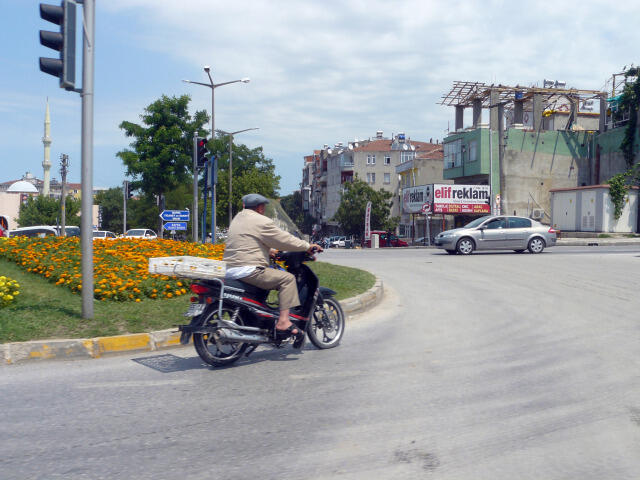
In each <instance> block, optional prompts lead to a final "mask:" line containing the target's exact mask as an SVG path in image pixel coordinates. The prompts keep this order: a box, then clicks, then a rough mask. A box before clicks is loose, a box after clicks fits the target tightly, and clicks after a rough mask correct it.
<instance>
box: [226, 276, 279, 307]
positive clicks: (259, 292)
mask: <svg viewBox="0 0 640 480" xmlns="http://www.w3.org/2000/svg"><path fill="white" fill-rule="evenodd" d="M224 285H225V287H232V288H240V289H242V290H244V291H245V292H246V293H247V294H248V295H250V296H252V297H256V299H258V300H260V299H261V301H263V302H264V299H265V298H267V295H269V291H268V290H264V289H262V288H259V287H256V286H254V285H249V284H248V283H245V282H243V281H242V280H230V279H226V280H225V281H224Z"/></svg>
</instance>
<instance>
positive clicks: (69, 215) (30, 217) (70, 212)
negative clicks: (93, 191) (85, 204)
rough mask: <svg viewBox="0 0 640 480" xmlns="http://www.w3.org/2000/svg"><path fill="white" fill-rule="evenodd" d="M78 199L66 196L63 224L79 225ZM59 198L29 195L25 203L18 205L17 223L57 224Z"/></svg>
mask: <svg viewBox="0 0 640 480" xmlns="http://www.w3.org/2000/svg"><path fill="white" fill-rule="evenodd" d="M80 206H81V203H80V200H76V199H75V198H73V197H71V196H67V199H66V203H65V225H76V226H78V225H80V215H79V213H80ZM60 221H61V219H60V200H57V199H55V198H50V197H45V196H43V195H39V196H37V197H29V199H28V200H27V203H24V204H22V205H20V212H19V214H18V225H19V226H21V227H30V226H32V225H59V224H60Z"/></svg>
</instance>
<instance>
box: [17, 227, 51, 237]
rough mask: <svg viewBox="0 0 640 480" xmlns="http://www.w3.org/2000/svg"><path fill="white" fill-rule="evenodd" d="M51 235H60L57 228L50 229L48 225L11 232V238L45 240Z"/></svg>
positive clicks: (22, 228)
mask: <svg viewBox="0 0 640 480" xmlns="http://www.w3.org/2000/svg"><path fill="white" fill-rule="evenodd" d="M49 235H54V236H57V235H58V232H57V231H56V229H55V227H50V226H48V225H32V226H31V227H21V228H16V229H14V230H10V231H9V236H10V237H31V238H34V237H38V238H44V237H48V236H49Z"/></svg>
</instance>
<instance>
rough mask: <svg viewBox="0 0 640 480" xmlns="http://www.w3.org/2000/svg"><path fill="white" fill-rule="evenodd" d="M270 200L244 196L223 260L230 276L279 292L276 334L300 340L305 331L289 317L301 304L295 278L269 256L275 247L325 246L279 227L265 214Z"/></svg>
mask: <svg viewBox="0 0 640 480" xmlns="http://www.w3.org/2000/svg"><path fill="white" fill-rule="evenodd" d="M267 203H269V200H268V199H267V198H265V197H263V196H262V195H260V194H257V193H250V194H248V195H245V196H244V197H242V204H243V206H244V209H243V210H242V211H241V212H239V213H238V214H237V215H236V216H235V217H234V218H233V220H232V221H231V225H230V226H229V231H228V234H227V240H226V246H225V251H224V256H223V260H224V261H225V262H227V276H228V277H230V278H234V279H239V280H241V281H243V282H245V283H248V284H250V285H253V286H256V287H259V288H262V289H264V290H277V291H278V302H279V305H280V315H279V318H278V321H277V323H276V325H275V329H276V334H277V336H278V338H280V339H285V338H288V337H290V336H291V335H293V336H295V337H296V339H301V337H304V332H302V331H301V330H300V329H299V328H297V327H296V326H295V325H293V324H292V323H291V320H290V319H289V310H290V309H291V308H293V307H297V306H299V305H300V299H299V298H298V289H297V287H296V280H295V277H294V276H293V275H292V274H290V273H289V272H286V271H284V270H277V269H275V268H269V265H270V263H269V257H270V254H271V250H272V249H277V250H289V251H295V252H302V251H308V252H309V253H312V252H313V251H320V252H321V251H322V248H321V247H320V246H319V245H317V244H315V243H313V244H310V243H309V242H306V241H304V240H301V239H299V238H297V237H295V236H293V235H291V234H290V233H287V232H285V231H284V230H281V229H280V228H278V227H277V226H276V224H275V223H274V222H273V220H271V219H270V218H269V217H267V216H265V214H264V213H265V207H266V204H267Z"/></svg>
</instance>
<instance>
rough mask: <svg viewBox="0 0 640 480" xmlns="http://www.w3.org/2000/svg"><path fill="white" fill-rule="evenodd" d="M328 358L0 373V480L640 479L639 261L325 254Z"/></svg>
mask: <svg viewBox="0 0 640 480" xmlns="http://www.w3.org/2000/svg"><path fill="white" fill-rule="evenodd" d="M322 255H323V258H322V260H324V261H330V262H334V263H339V264H343V265H351V266H356V267H360V268H366V269H368V270H370V271H372V272H374V273H375V274H377V275H378V276H380V277H381V278H382V279H383V281H384V284H385V291H386V293H385V298H384V301H383V303H382V304H380V305H379V306H378V307H377V308H376V309H375V310H374V311H372V312H370V313H368V314H364V315H360V316H356V317H354V318H352V319H351V321H350V322H349V323H348V325H347V327H348V329H347V332H346V333H345V337H344V340H343V344H342V345H341V346H340V347H339V348H336V349H333V350H327V351H318V350H314V349H313V348H312V347H306V348H305V349H304V350H303V351H302V352H301V353H298V354H296V353H295V352H294V351H292V350H289V349H286V350H281V351H273V350H262V351H258V352H256V353H254V354H253V355H252V356H251V357H249V358H248V359H246V360H242V361H241V362H240V363H238V364H236V365H235V366H234V367H231V368H226V369H217V370H214V369H209V368H207V367H205V366H204V365H203V364H202V363H201V362H200V361H199V359H198V358H197V356H196V355H195V352H194V351H193V350H192V349H191V348H179V349H174V350H170V351H165V352H162V353H158V352H152V353H148V354H139V355H121V356H116V357H110V358H102V359H100V360H86V361H85V360H78V361H51V362H42V363H33V362H31V363H27V364H22V365H12V366H4V367H1V368H0V392H2V394H1V395H0V438H1V439H2V441H1V442H0V472H1V474H0V477H1V478H3V479H24V478H30V479H56V478H64V479H103V478H104V479H114V478H127V479H129V478H135V479H155V480H157V479H176V478H180V479H185V480H186V479H212V478H226V479H253V478H259V479H261V480H262V479H284V478H287V479H333V478H337V479H365V478H366V479H369V478H381V479H386V478H389V479H391V478H393V479H404V478H407V479H409V478H410V479H415V478H434V479H470V478H474V479H492V480H495V479H514V478H517V479H537V480H538V479H541V478H544V479H547V480H549V479H573V478H580V479H598V480H600V479H603V478H611V479H613V478H615V479H637V478H640V455H638V452H640V375H639V374H638V372H639V371H640V368H639V367H640V361H639V358H638V346H639V345H640V342H639V336H640V320H639V319H638V318H639V315H638V306H639V302H638V294H637V289H638V286H639V285H640V247H609V248H607V247H588V248H577V247H576V248H570V247H557V248H553V249H548V250H546V251H545V252H544V253H543V254H541V255H531V254H514V253H507V252H502V253H481V254H474V255H472V256H469V257H462V256H449V255H446V254H443V253H441V251H439V250H431V249H422V250H413V249H395V250H379V251H370V250H368V251H345V250H339V251H335V250H330V251H328V252H326V253H324V254H322Z"/></svg>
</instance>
